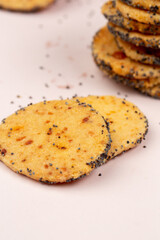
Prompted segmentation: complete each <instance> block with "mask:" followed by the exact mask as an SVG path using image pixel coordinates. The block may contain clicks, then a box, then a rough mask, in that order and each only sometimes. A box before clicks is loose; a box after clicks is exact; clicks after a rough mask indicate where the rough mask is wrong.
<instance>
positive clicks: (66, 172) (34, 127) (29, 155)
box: [0, 99, 111, 184]
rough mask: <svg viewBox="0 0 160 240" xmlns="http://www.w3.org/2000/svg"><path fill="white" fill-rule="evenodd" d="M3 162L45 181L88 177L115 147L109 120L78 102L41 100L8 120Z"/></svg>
mask: <svg viewBox="0 0 160 240" xmlns="http://www.w3.org/2000/svg"><path fill="white" fill-rule="evenodd" d="M0 136H1V138H0V159H1V160H2V161H3V162H4V163H5V164H6V165H7V166H8V167H9V168H11V169H12V170H13V171H15V172H17V173H20V174H23V175H26V176H27V177H29V178H32V179H35V180H38V181H40V182H44V183H50V184H53V183H63V182H70V181H73V180H77V179H79V178H81V177H83V176H85V175H88V174H89V173H90V172H91V171H92V170H93V169H94V168H95V167H97V166H99V165H101V164H102V163H103V162H104V161H105V158H106V156H107V152H108V150H109V149H110V142H111V140H110V134H109V130H108V125H107V124H106V122H105V120H104V119H103V117H102V116H101V115H100V114H99V113H97V112H96V111H95V110H94V109H93V108H92V107H91V106H88V105H86V104H81V103H80V102H79V101H78V100H75V99H73V100H66V101H65V100H63V101H58V100H57V101H49V102H46V101H45V102H41V103H38V104H35V105H30V106H28V107H27V108H25V109H22V110H20V111H18V112H16V114H13V115H11V116H10V117H8V118H7V119H5V120H3V123H2V124H1V125H0Z"/></svg>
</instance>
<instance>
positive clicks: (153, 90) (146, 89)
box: [106, 71, 160, 99]
mask: <svg viewBox="0 0 160 240" xmlns="http://www.w3.org/2000/svg"><path fill="white" fill-rule="evenodd" d="M106 73H107V75H109V76H110V77H111V78H112V79H114V80H116V81H117V82H119V83H122V84H123V85H125V86H128V87H132V88H135V89H136V90H138V91H139V92H141V93H143V94H145V95H147V96H150V97H153V98H156V99H160V83H157V84H155V85H152V86H147V85H146V84H144V86H140V85H139V82H137V80H136V79H129V78H128V79H127V78H124V77H122V76H120V75H116V74H114V73H111V72H108V71H107V72H106Z"/></svg>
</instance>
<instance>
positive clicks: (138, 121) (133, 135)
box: [80, 96, 148, 160]
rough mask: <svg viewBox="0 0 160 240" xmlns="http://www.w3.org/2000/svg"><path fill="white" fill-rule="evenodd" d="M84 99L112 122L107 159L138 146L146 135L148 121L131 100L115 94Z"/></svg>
mask: <svg viewBox="0 0 160 240" xmlns="http://www.w3.org/2000/svg"><path fill="white" fill-rule="evenodd" d="M82 100H83V101H84V102H86V103H89V104H91V105H92V106H93V107H94V108H95V109H97V111H98V112H99V113H100V114H102V115H103V116H104V118H105V119H106V120H107V121H108V122H109V123H110V133H111V139H112V144H111V149H110V150H109V152H108V157H107V159H106V160H109V159H112V158H113V157H115V156H117V155H119V154H121V153H122V152H125V151H127V150H129V149H131V148H134V147H136V146H137V144H139V143H140V142H141V141H142V139H143V138H144V137H145V135H146V133H147V131H148V121H147V119H146V117H145V116H144V114H143V113H142V112H141V111H140V110H139V108H138V107H136V106H135V105H134V104H132V103H131V102H129V101H127V100H124V99H121V98H117V97H114V96H100V97H99V96H89V97H86V98H83V99H80V101H82Z"/></svg>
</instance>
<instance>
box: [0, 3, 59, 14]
mask: <svg viewBox="0 0 160 240" xmlns="http://www.w3.org/2000/svg"><path fill="white" fill-rule="evenodd" d="M53 2H54V0H0V8H4V9H7V10H10V11H19V12H34V11H38V10H42V9H44V8H46V7H47V6H48V5H50V4H51V3H53Z"/></svg>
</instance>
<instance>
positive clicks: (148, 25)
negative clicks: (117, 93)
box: [92, 0, 160, 98]
mask: <svg viewBox="0 0 160 240" xmlns="http://www.w3.org/2000/svg"><path fill="white" fill-rule="evenodd" d="M102 13H103V14H104V16H105V17H106V18H107V19H108V20H109V22H108V25H107V26H105V27H103V28H102V29H101V30H100V31H98V32H97V33H96V35H95V36H94V40H93V45H92V47H93V56H94V60H95V62H96V64H97V65H98V67H99V68H100V69H101V70H102V71H103V72H105V73H107V75H109V76H111V77H112V78H113V79H115V80H116V81H118V82H121V83H123V84H125V85H128V86H131V87H134V88H135V89H137V90H139V91H140V92H142V93H144V94H147V95H149V96H152V97H155V98H160V1H158V0H147V1H145V0H116V1H109V2H107V3H106V4H104V6H103V7H102Z"/></svg>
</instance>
